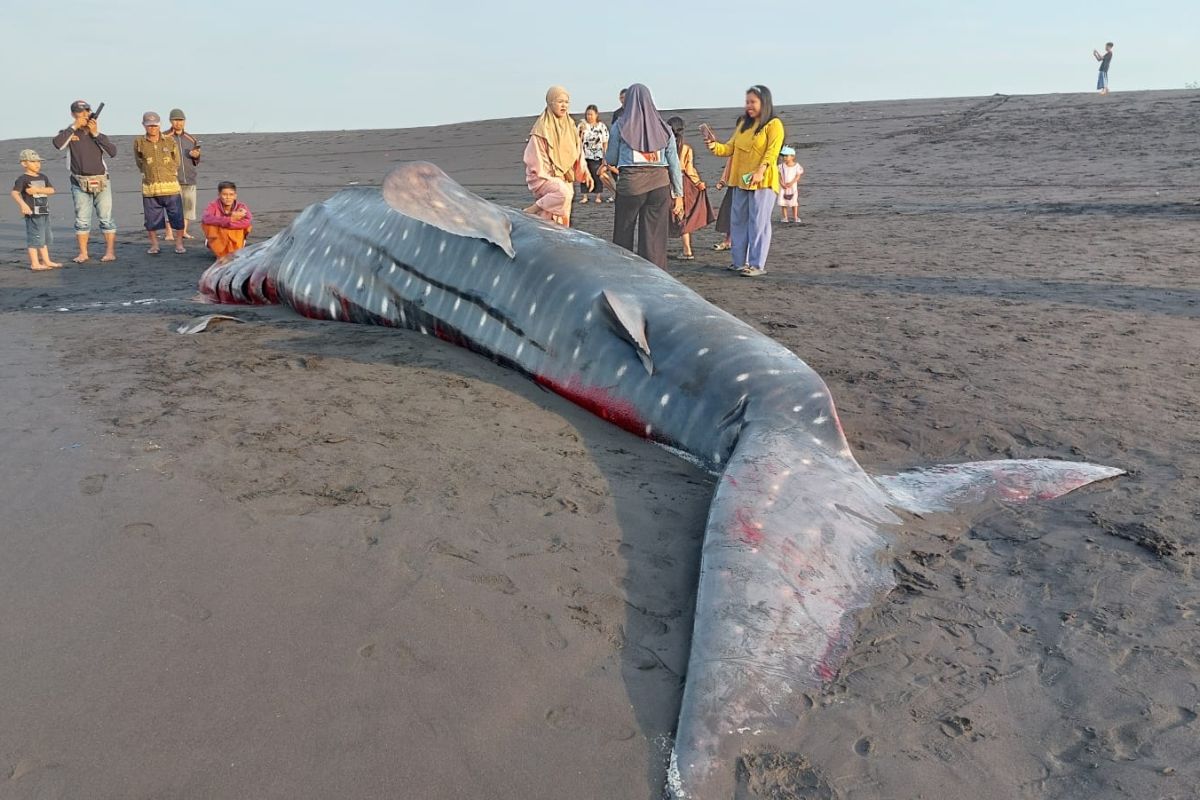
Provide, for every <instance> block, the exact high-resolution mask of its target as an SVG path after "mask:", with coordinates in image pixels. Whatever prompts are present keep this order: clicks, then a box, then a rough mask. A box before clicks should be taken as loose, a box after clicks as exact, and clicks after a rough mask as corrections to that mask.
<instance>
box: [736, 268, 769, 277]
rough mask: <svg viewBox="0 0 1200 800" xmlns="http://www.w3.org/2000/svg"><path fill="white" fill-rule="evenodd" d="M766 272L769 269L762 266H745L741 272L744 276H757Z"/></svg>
mask: <svg viewBox="0 0 1200 800" xmlns="http://www.w3.org/2000/svg"><path fill="white" fill-rule="evenodd" d="M766 273H767V271H766V270H765V269H763V268H762V267H743V268H742V270H741V272H740V273H739V274H740V275H741V276H742V277H744V278H757V277H759V276H761V275H765V274H766Z"/></svg>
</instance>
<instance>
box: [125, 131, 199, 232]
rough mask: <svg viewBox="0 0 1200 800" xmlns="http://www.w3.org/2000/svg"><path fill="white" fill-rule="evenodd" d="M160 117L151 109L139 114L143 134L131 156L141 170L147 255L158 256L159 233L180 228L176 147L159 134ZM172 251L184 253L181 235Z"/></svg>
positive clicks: (180, 202)
mask: <svg viewBox="0 0 1200 800" xmlns="http://www.w3.org/2000/svg"><path fill="white" fill-rule="evenodd" d="M161 123H162V119H161V118H160V117H159V116H158V114H156V113H154V112H153V111H147V112H146V113H145V114H142V127H143V128H145V129H146V135H145V136H139V137H138V138H136V139H134V140H133V158H134V161H135V162H136V163H137V168H138V169H139V170H140V171H141V173H142V212H143V213H144V214H145V217H146V235H147V236H149V237H150V249H149V250H147V251H146V252H147V253H149V254H150V255H152V256H154V255H158V232H159V231H161V230H162V229H163V228H165V227H166V226H167V220H168V218H169V219H170V221H171V227H173V228H174V229H175V230H177V231H182V230H183V198H182V197H181V196H180V190H179V148H178V147H177V146H176V145H175V142H173V141H171V140H170V139H168V138H167V137H165V136H163V135H162V130H161V129H160V127H159V126H160V125H161ZM175 252H176V253H185V252H187V251H186V250H184V248H183V237H182V236H179V237H176V239H175Z"/></svg>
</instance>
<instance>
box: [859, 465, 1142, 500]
mask: <svg viewBox="0 0 1200 800" xmlns="http://www.w3.org/2000/svg"><path fill="white" fill-rule="evenodd" d="M1124 474H1125V470H1123V469H1117V468H1116V467H1105V466H1101V465H1100V464H1085V463H1082V462H1078V461H1054V460H1051V459H1045V458H1035V459H1027V460H1023V461H1019V460H1012V459H1007V460H998V461H972V462H969V463H966V464H941V465H939V466H936V467H928V468H925V469H914V470H909V471H908V472H901V473H899V474H897V475H882V476H879V477H877V478H876V479H875V480H876V481H877V482H878V483H879V485H881V486H882V487H883V488H884V489H885V490H886V491H887V492H888V494H890V495H891V496H892V498H893V499H894V500H895V502H896V504H897V505H898V506H900V507H901V508H904V509H907V510H908V511H912V512H914V513H917V514H921V513H928V512H933V511H950V510H952V509H953V508H954V507H955V506H959V505H966V504H971V503H980V502H983V501H984V500H988V499H996V500H1001V501H1003V502H1006V503H1022V502H1025V501H1027V500H1053V499H1054V498H1055V497H1061V496H1062V495H1064V494H1066V493H1067V492H1070V491H1072V490H1074V489H1078V488H1079V487H1081V486H1086V485H1087V484H1089V483H1092V482H1094V481H1102V480H1105V479H1107V478H1112V477H1115V476H1117V475H1124Z"/></svg>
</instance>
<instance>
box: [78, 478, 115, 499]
mask: <svg viewBox="0 0 1200 800" xmlns="http://www.w3.org/2000/svg"><path fill="white" fill-rule="evenodd" d="M106 480H108V476H107V475H88V476H87V477H86V478H83V479H82V480H80V481H79V491H81V492H83V493H84V494H89V495H91V494H100V493H101V492H102V491H104V482H105V481H106Z"/></svg>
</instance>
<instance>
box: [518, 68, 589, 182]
mask: <svg viewBox="0 0 1200 800" xmlns="http://www.w3.org/2000/svg"><path fill="white" fill-rule="evenodd" d="M570 96H571V94H570V93H569V92H568V91H567V90H566V89H564V88H563V87H561V86H551V87H550V89H549V90H548V91H547V92H546V110H545V111H543V112H542V115H541V116H540V117H538V118H537V121H536V122H534V123H533V130H531V131H530V132H529V134H530V135H531V136H537V137H538V138H541V139H545V140H546V144H547V145H548V146H549V152H550V163H551V164H553V165H554V170H555V172H557V173H558V175H559V176H561V177H563V178H565V179H566V180H568V181H571V180H574V179H575V164H576V163H578V161H579V153H580V143H579V129H578V128H577V127H575V121H574V120H573V119H571V115H570V114H566V115H564V116H563V117H562V118H561V119H560V118H559V117H556V116H554V112H553V111H551V110H550V106H551V104H553V103H554V102H555V101H556V100H558V99H559V98H560V97H567V98H570Z"/></svg>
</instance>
